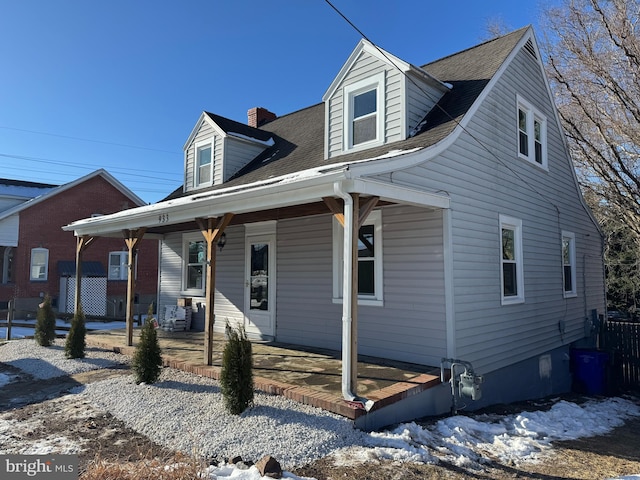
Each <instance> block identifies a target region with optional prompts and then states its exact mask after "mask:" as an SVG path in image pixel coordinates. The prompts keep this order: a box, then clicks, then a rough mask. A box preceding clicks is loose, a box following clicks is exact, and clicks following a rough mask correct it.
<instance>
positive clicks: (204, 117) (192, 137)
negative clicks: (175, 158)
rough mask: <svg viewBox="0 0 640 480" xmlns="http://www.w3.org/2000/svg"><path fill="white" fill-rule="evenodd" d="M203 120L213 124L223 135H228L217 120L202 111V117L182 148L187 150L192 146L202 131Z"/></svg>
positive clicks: (215, 129) (216, 130)
mask: <svg viewBox="0 0 640 480" xmlns="http://www.w3.org/2000/svg"><path fill="white" fill-rule="evenodd" d="M202 122H207V123H208V124H209V126H211V128H212V129H213V130H214V131H215V132H216V133H217V134H218V135H220V136H221V137H226V136H227V133H226V132H225V131H224V130H222V129H221V128H220V127H219V126H218V124H217V123H216V122H214V121H213V120H212V119H211V117H209V115H207V113H206V112H202V113H201V114H200V118H198V121H197V122H196V124H195V126H194V127H193V129H192V130H191V133H190V134H189V137H188V138H187V141H186V142H185V143H184V146H183V147H182V150H184V151H185V152H186V151H187V150H188V149H189V147H190V146H191V143H193V140H194V139H195V138H196V135H198V132H199V131H200V126H201V125H202Z"/></svg>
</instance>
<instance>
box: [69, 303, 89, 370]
mask: <svg viewBox="0 0 640 480" xmlns="http://www.w3.org/2000/svg"><path fill="white" fill-rule="evenodd" d="M84 322H85V317H84V312H83V311H82V306H80V307H79V308H78V311H77V312H76V313H75V314H74V315H73V319H72V320H71V328H70V329H69V333H68V335H67V340H66V342H65V344H64V355H65V357H67V358H84V349H85V348H86V346H87V343H86V336H87V328H86V327H85V324H84Z"/></svg>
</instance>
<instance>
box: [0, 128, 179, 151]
mask: <svg viewBox="0 0 640 480" xmlns="http://www.w3.org/2000/svg"><path fill="white" fill-rule="evenodd" d="M0 128H3V129H5V130H14V131H16V132H26V133H35V134H36V135H48V136H50V137H58V138H67V139H69V140H80V141H82V142H92V143H101V144H103V145H114V146H116V147H126V148H136V149H138V150H151V151H153V152H162V153H171V154H174V155H176V154H180V152H175V151H170V150H162V149H159V148H150V147H141V146H138V145H127V144H125V143H116V142H107V141H104V140H93V139H90V138H81V137H72V136H69V135H59V134H57V133H49V132H38V131H36V130H25V129H22V128H14V127H5V126H2V125H0Z"/></svg>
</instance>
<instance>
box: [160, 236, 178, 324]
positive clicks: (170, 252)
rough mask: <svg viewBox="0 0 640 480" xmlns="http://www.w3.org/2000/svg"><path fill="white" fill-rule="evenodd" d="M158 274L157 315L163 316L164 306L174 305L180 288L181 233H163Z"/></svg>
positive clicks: (161, 317)
mask: <svg viewBox="0 0 640 480" xmlns="http://www.w3.org/2000/svg"><path fill="white" fill-rule="evenodd" d="M159 270H160V276H159V287H158V316H159V317H160V319H163V318H164V307H165V306H167V305H175V304H176V302H177V300H178V298H180V297H181V295H180V290H181V288H182V234H181V233H174V234H171V235H165V237H164V239H163V240H162V241H161V242H160V265H159Z"/></svg>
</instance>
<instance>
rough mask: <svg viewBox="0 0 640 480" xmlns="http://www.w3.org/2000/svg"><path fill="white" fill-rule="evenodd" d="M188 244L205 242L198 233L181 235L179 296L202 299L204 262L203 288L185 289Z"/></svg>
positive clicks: (203, 283) (204, 283)
mask: <svg viewBox="0 0 640 480" xmlns="http://www.w3.org/2000/svg"><path fill="white" fill-rule="evenodd" d="M190 242H204V244H205V246H206V242H205V240H204V236H203V235H202V233H200V232H194V233H185V234H183V235H182V280H181V284H180V294H181V295H184V296H191V297H203V296H204V294H205V289H206V275H207V272H206V266H207V265H206V261H205V263H204V269H203V272H202V277H203V278H202V287H203V288H186V285H187V270H188V269H187V265H188V263H189V243H190Z"/></svg>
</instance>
